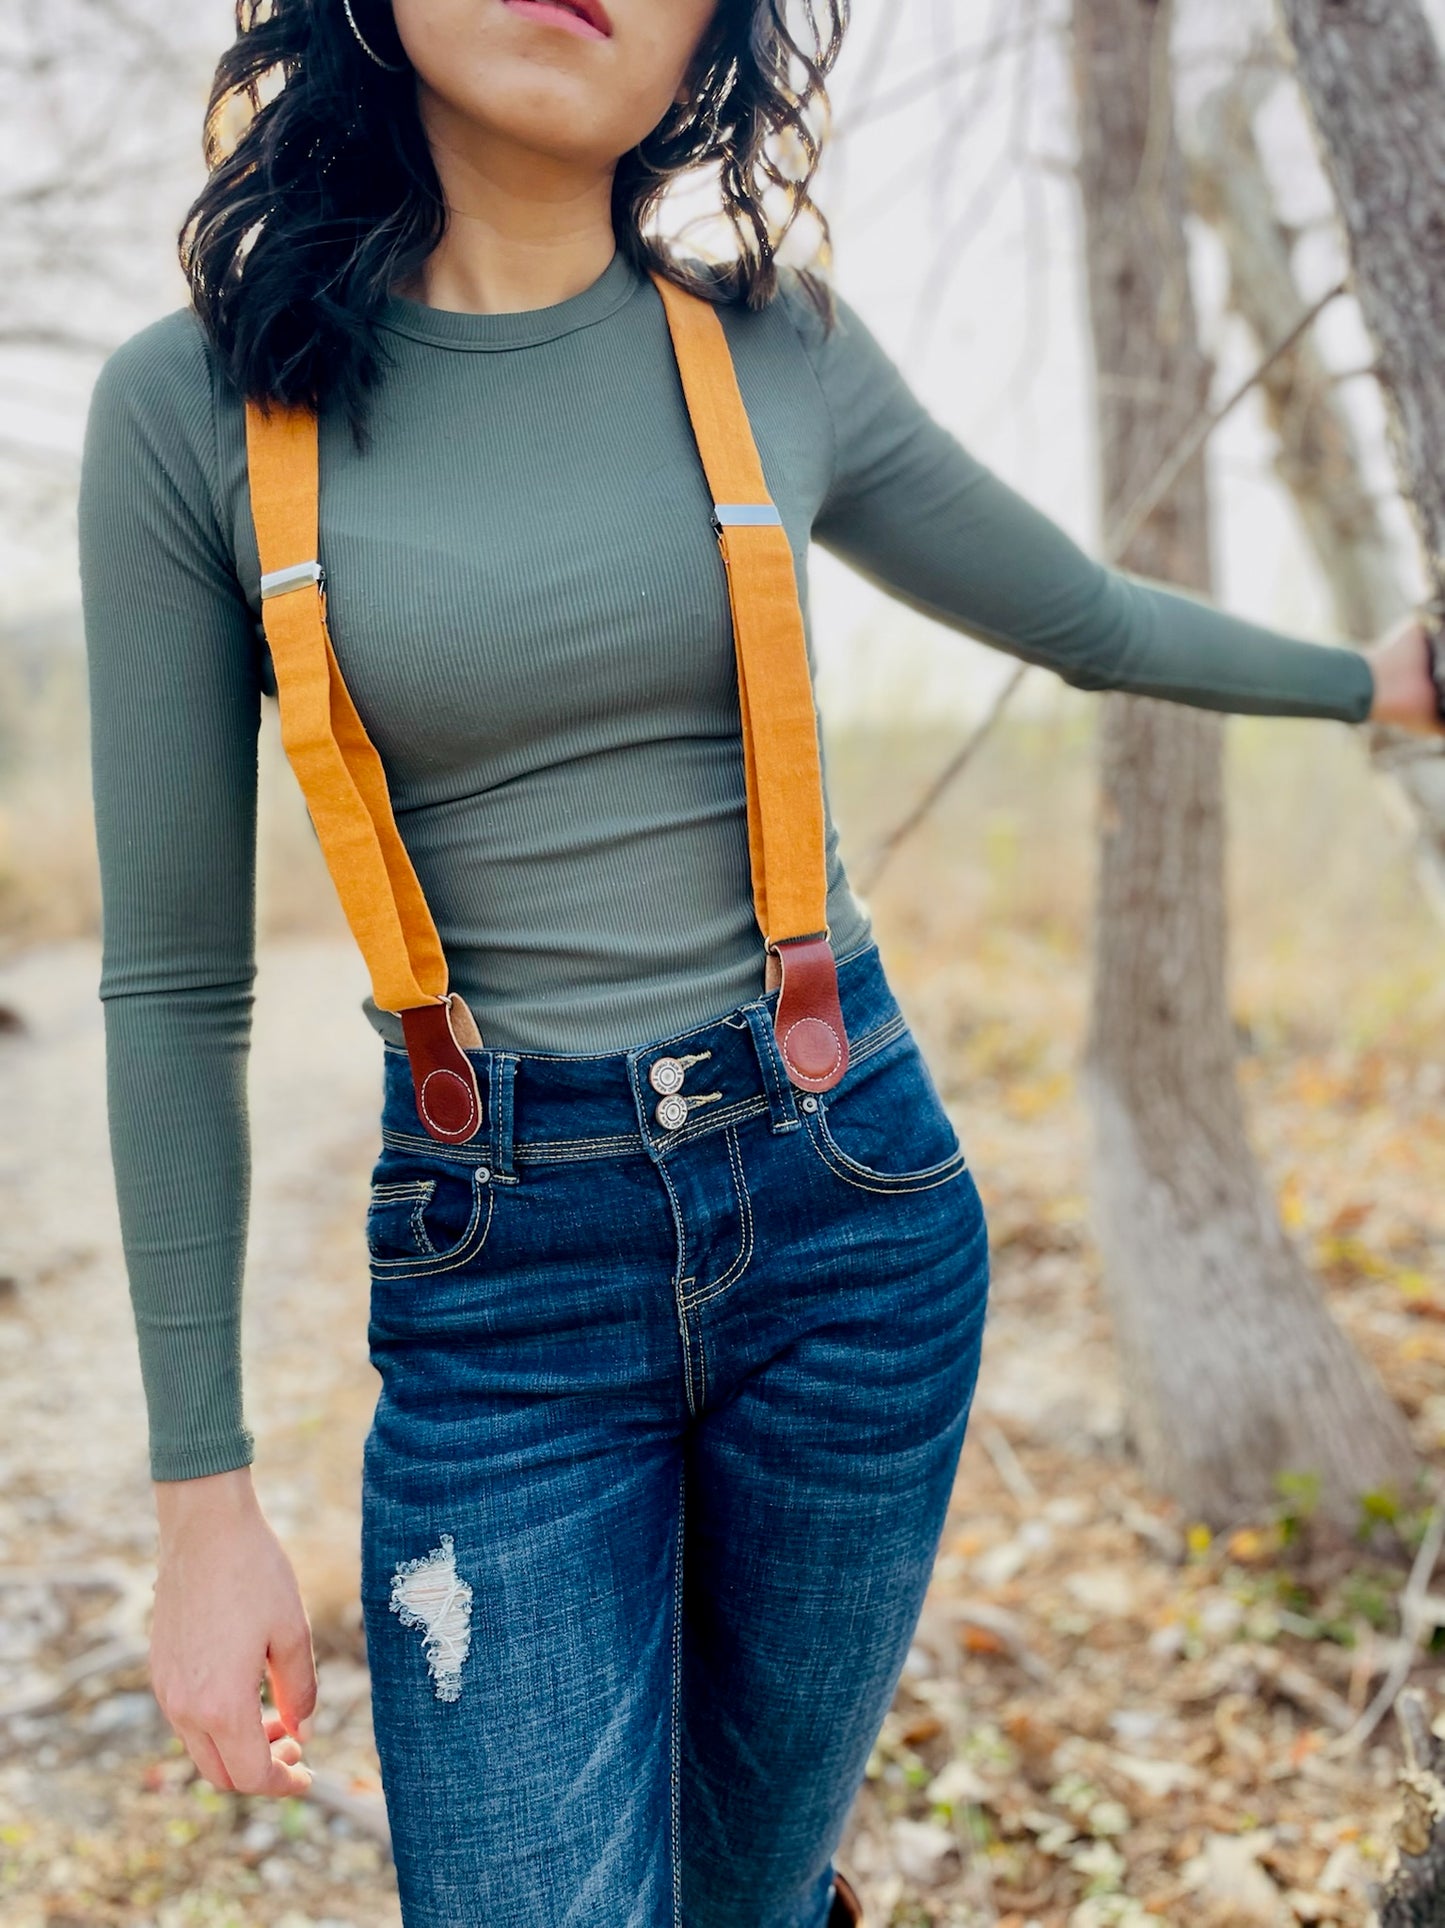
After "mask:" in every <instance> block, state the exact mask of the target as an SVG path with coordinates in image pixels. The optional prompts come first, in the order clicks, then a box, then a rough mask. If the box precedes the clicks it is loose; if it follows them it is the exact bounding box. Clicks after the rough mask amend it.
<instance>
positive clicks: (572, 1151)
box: [381, 1011, 907, 1184]
mask: <svg viewBox="0 0 1445 1928" xmlns="http://www.w3.org/2000/svg"><path fill="white" fill-rule="evenodd" d="M906 1024H907V1019H906V1018H905V1016H904V1015H903V1013H902V1012H901V1011H898V1012H894V1014H893V1015H892V1016H891V1017H888V1018H885V1019H884V1020H883V1022H882V1023H881V1024H879V1025H876V1026H875V1027H874V1028H873V1030H871V1031H865V1032H864V1034H863V1036H862V1037H861V1038H859V1039H858V1040H857V1042H856V1043H853V1044H850V1047H849V1061H850V1065H857V1064H862V1063H863V1061H864V1059H866V1058H869V1057H871V1056H872V1055H873V1053H874V1052H875V1051H881V1050H882V1048H883V1046H884V1045H885V1044H891V1043H892V1042H893V1040H894V1039H895V1038H896V1037H898V1036H899V1035H900V1034H901V1033H902V1031H903V1030H904V1029H905V1027H906ZM599 1055H606V1056H616V1055H617V1054H616V1053H605V1054H599ZM768 1109H769V1105H768V1100H767V1097H766V1095H765V1094H759V1095H757V1096H756V1097H752V1098H747V1099H739V1100H738V1101H737V1102H736V1103H735V1104H731V1105H727V1106H725V1107H724V1109H723V1110H721V1111H716V1112H699V1113H698V1122H697V1123H696V1124H695V1125H694V1124H691V1123H689V1124H686V1125H684V1126H682V1128H681V1129H680V1130H679V1131H677V1132H674V1133H670V1134H669V1135H668V1137H667V1138H666V1139H664V1140H660V1141H659V1142H660V1143H661V1145H662V1146H663V1148H664V1149H670V1148H671V1147H672V1146H673V1145H681V1144H691V1143H692V1142H693V1140H694V1139H697V1138H701V1137H704V1136H705V1135H706V1134H707V1133H708V1132H710V1131H717V1130H720V1129H722V1128H723V1127H725V1126H728V1125H733V1124H741V1123H742V1122H743V1121H744V1120H746V1119H748V1118H756V1117H760V1116H761V1115H762V1114H763V1113H764V1112H765V1111H767V1110H768ZM381 1139H382V1143H383V1144H384V1145H391V1146H393V1147H394V1148H395V1149H396V1150H398V1151H420V1152H425V1153H426V1154H427V1155H428V1156H429V1157H432V1158H436V1159H438V1160H439V1161H441V1162H442V1163H445V1164H452V1165H482V1164H485V1163H486V1162H487V1160H488V1158H489V1157H490V1155H491V1154H490V1151H489V1150H480V1151H479V1150H477V1149H475V1148H469V1147H467V1146H464V1145H449V1146H447V1147H445V1148H442V1147H441V1146H439V1145H438V1143H437V1141H436V1140H435V1139H434V1138H429V1137H424V1136H423V1135H422V1134H421V1133H420V1132H408V1131H398V1130H397V1129H396V1128H395V1127H394V1126H390V1125H388V1126H386V1127H385V1128H384V1129H383V1131H382V1134H381ZM646 1150H647V1144H646V1141H645V1140H644V1138H643V1137H642V1134H641V1133H640V1132H612V1133H603V1134H599V1135H597V1136H593V1137H583V1138H532V1139H518V1140H516V1141H515V1143H514V1145H513V1149H512V1159H513V1162H514V1164H518V1165H522V1164H535V1163H542V1162H545V1163H549V1164H566V1163H569V1162H576V1161H578V1160H582V1159H589V1158H618V1157H625V1156H628V1155H640V1154H643V1153H645V1152H646ZM497 1180H498V1183H500V1184H515V1182H516V1180H515V1178H511V1177H509V1176H507V1175H506V1174H502V1173H499V1174H497Z"/></svg>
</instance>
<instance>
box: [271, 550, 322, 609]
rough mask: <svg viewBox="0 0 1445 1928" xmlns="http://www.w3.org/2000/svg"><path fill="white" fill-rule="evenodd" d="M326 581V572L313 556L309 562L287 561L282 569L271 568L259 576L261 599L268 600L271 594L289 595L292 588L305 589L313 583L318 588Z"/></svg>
mask: <svg viewBox="0 0 1445 1928" xmlns="http://www.w3.org/2000/svg"><path fill="white" fill-rule="evenodd" d="M325 581H326V572H325V570H324V569H323V568H322V567H321V564H320V563H319V562H317V561H316V560H315V559H314V558H313V559H312V560H311V561H310V562H292V563H288V564H287V566H286V568H284V569H272V570H271V571H270V572H269V573H268V574H266V575H264V576H262V578H261V600H262V602H269V601H270V599H271V597H272V596H289V595H290V593H291V591H292V590H293V589H305V588H307V587H308V585H309V584H311V583H313V582H314V583H315V584H316V586H317V587H318V588H320V587H321V585H322V584H323V583H324V582H325Z"/></svg>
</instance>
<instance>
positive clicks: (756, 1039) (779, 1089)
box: [748, 1008, 802, 1131]
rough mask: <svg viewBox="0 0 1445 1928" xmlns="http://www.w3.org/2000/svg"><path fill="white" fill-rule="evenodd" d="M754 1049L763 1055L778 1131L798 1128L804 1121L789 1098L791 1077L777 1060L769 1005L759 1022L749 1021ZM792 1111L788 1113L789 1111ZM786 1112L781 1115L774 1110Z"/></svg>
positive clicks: (771, 1109)
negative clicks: (769, 1017) (769, 1018)
mask: <svg viewBox="0 0 1445 1928" xmlns="http://www.w3.org/2000/svg"><path fill="white" fill-rule="evenodd" d="M748 1030H749V1032H750V1033H751V1035H752V1040H753V1049H754V1051H755V1052H756V1053H757V1054H758V1055H759V1056H760V1057H761V1059H762V1073H763V1083H764V1085H765V1086H766V1087H767V1099H768V1113H769V1116H770V1117H773V1129H774V1130H775V1131H796V1130H797V1129H798V1126H799V1125H800V1124H801V1123H802V1120H801V1118H799V1117H798V1115H797V1106H796V1105H794V1104H792V1103H791V1102H790V1097H789V1094H790V1092H791V1090H792V1081H791V1079H790V1078H789V1077H788V1074H787V1072H786V1071H785V1070H784V1069H783V1067H782V1065H781V1064H780V1063H779V1061H778V1045H777V1038H776V1036H775V1034H774V1031H773V1026H772V1024H771V1023H770V1022H769V1020H768V1014H767V1011H766V1009H765V1008H764V1009H762V1010H761V1012H760V1015H759V1019H758V1022H757V1024H756V1025H754V1024H751V1023H750V1024H749V1025H748ZM790 1111H791V1113H792V1116H791V1117H789V1116H787V1115H786V1114H787V1113H788V1112H790ZM776 1113H783V1114H784V1115H783V1116H782V1118H781V1119H778V1118H777V1117H776V1116H774V1114H776Z"/></svg>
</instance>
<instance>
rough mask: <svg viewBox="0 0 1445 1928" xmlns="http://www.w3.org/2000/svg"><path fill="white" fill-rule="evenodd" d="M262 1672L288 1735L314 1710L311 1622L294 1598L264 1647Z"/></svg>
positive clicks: (313, 1664) (314, 1674)
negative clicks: (291, 1607)
mask: <svg viewBox="0 0 1445 1928" xmlns="http://www.w3.org/2000/svg"><path fill="white" fill-rule="evenodd" d="M266 1671H267V1672H268V1673H269V1675H270V1676H271V1695H272V1698H273V1699H274V1700H275V1702H276V1712H277V1713H278V1714H279V1715H280V1717H281V1721H282V1724H283V1726H284V1727H285V1729H286V1732H287V1733H288V1734H295V1733H296V1732H297V1730H298V1728H299V1727H300V1725H301V1723H302V1721H304V1720H306V1719H308V1718H309V1717H310V1715H311V1714H313V1713H314V1712H315V1711H316V1659H315V1655H314V1654H313V1652H312V1649H311V1625H310V1622H309V1621H308V1620H307V1618H306V1611H305V1608H304V1607H303V1606H302V1605H301V1601H300V1598H299V1597H298V1598H297V1601H296V1609H295V1612H294V1613H293V1614H291V1615H290V1616H289V1617H288V1619H287V1620H286V1622H285V1624H284V1625H283V1626H282V1627H281V1628H280V1630H279V1631H278V1632H276V1633H273V1634H272V1636H271V1639H270V1641H269V1643H268V1644H267V1648H266Z"/></svg>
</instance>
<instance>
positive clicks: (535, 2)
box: [502, 0, 608, 40]
mask: <svg viewBox="0 0 1445 1928" xmlns="http://www.w3.org/2000/svg"><path fill="white" fill-rule="evenodd" d="M502 5H503V6H504V7H505V8H506V9H507V12H508V13H519V14H521V16H522V18H523V19H524V20H535V21H536V22H537V25H538V26H539V27H560V28H561V29H562V31H563V33H575V34H579V35H580V36H581V37H582V39H583V40H606V39H607V38H608V36H607V35H606V34H605V33H603V32H602V31H601V29H600V28H598V27H594V26H593V24H592V22H591V21H590V20H584V19H583V18H582V16H581V14H580V13H572V12H570V11H569V10H568V9H567V8H566V7H554V6H551V5H550V4H549V0H502Z"/></svg>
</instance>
